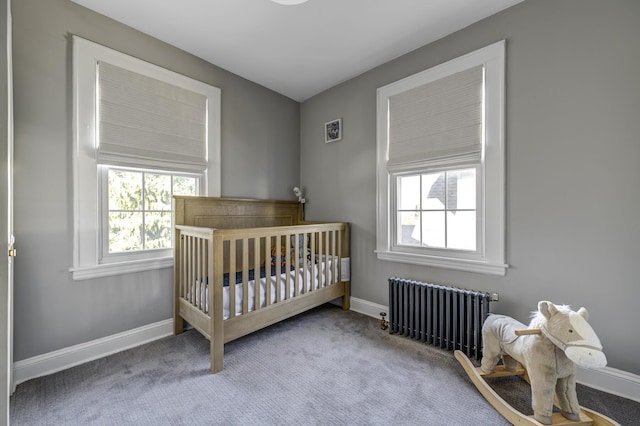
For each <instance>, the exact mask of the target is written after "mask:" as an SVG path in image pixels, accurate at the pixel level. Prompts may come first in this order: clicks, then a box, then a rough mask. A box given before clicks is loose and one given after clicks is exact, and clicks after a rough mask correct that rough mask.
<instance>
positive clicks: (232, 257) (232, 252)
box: [229, 240, 237, 318]
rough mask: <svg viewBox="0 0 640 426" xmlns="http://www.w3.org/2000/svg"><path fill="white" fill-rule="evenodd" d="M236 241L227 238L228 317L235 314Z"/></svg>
mask: <svg viewBox="0 0 640 426" xmlns="http://www.w3.org/2000/svg"><path fill="white" fill-rule="evenodd" d="M236 241H237V240H229V318H233V317H235V316H236Z"/></svg>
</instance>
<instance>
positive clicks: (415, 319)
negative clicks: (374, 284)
mask: <svg viewBox="0 0 640 426" xmlns="http://www.w3.org/2000/svg"><path fill="white" fill-rule="evenodd" d="M490 299H491V295H490V294H489V293H481V292H478V291H474V290H465V289H461V288H455V287H447V286H442V285H437V284H430V283H425V282H420V281H413V280H407V279H404V278H397V277H392V278H389V331H390V332H391V333H398V334H401V335H404V336H407V337H410V338H413V339H417V340H421V341H423V342H426V343H428V344H430V345H433V346H437V347H440V348H442V349H447V350H456V349H457V350H461V351H462V352H464V353H466V354H467V356H468V357H470V358H472V357H475V358H476V359H477V360H479V359H481V358H482V324H483V323H484V319H485V318H486V316H487V315H488V314H489V303H490Z"/></svg>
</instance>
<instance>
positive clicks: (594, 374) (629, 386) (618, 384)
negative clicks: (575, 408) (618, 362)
mask: <svg viewBox="0 0 640 426" xmlns="http://www.w3.org/2000/svg"><path fill="white" fill-rule="evenodd" d="M577 379H578V383H581V384H583V385H585V386H589V387H590V388H594V389H598V390H601V391H604V392H607V393H610V394H613V395H618V396H621V397H623V398H627V399H632V400H634V401H637V402H640V376H638V375H636V374H632V373H627V372H626V371H622V370H618V369H616V368H611V367H604V368H601V369H598V370H590V369H587V368H580V367H578V372H577Z"/></svg>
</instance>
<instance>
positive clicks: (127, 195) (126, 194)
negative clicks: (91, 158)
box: [108, 169, 142, 210]
mask: <svg viewBox="0 0 640 426" xmlns="http://www.w3.org/2000/svg"><path fill="white" fill-rule="evenodd" d="M108 185H109V210H141V209H142V173H141V172H132V171H128V170H118V169H109V182H108Z"/></svg>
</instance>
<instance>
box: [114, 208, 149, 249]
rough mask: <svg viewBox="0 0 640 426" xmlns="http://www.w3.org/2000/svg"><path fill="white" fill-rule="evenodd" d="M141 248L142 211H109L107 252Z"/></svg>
mask: <svg viewBox="0 0 640 426" xmlns="http://www.w3.org/2000/svg"><path fill="white" fill-rule="evenodd" d="M132 250H142V213H139V212H130V213H129V212H110V213H109V253H120V252H125V251H132Z"/></svg>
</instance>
